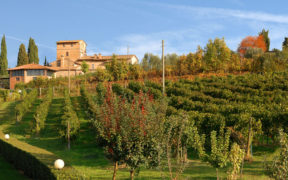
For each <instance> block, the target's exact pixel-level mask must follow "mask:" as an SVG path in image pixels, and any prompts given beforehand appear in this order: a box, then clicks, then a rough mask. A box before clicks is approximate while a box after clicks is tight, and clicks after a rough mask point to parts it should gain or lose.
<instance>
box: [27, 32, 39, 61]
mask: <svg viewBox="0 0 288 180" xmlns="http://www.w3.org/2000/svg"><path fill="white" fill-rule="evenodd" d="M28 58H29V64H32V63H34V64H39V56H38V47H37V45H36V44H35V41H34V39H32V38H31V37H30V39H29V45H28Z"/></svg>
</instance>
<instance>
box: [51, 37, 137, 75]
mask: <svg viewBox="0 0 288 180" xmlns="http://www.w3.org/2000/svg"><path fill="white" fill-rule="evenodd" d="M56 44H57V56H56V60H55V61H53V62H51V63H50V66H51V67H53V68H55V69H56V70H57V72H56V73H55V75H56V77H59V76H68V74H69V73H70V76H71V75H72V76H75V75H79V74H81V73H82V71H81V64H82V63H83V61H85V62H86V63H87V64H88V66H89V71H90V72H91V71H92V72H93V71H95V70H96V69H105V64H106V63H107V62H110V61H111V60H112V57H113V56H112V55H111V56H102V55H101V54H94V55H92V56H88V55H87V54H86V47H87V44H86V43H85V42H84V41H83V40H68V41H58V42H57V43H56ZM116 58H117V60H121V61H126V62H127V63H131V64H135V63H138V58H137V56H136V55H116Z"/></svg>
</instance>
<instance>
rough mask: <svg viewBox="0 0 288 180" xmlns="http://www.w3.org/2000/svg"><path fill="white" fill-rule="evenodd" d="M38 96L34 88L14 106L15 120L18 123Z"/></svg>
mask: <svg viewBox="0 0 288 180" xmlns="http://www.w3.org/2000/svg"><path fill="white" fill-rule="evenodd" d="M37 96H38V92H37V90H36V89H34V90H32V91H31V92H30V93H29V94H28V95H27V96H26V97H25V98H24V99H23V101H22V102H21V103H18V104H17V105H16V107H15V114H16V122H17V123H19V122H20V121H21V120H22V118H23V116H24V115H25V113H26V112H28V111H29V110H30V108H31V106H32V105H33V103H34V101H35V100H36V98H37Z"/></svg>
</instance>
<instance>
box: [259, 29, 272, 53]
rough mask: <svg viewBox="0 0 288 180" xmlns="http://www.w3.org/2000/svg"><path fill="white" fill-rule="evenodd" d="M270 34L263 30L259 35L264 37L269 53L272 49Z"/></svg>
mask: <svg viewBox="0 0 288 180" xmlns="http://www.w3.org/2000/svg"><path fill="white" fill-rule="evenodd" d="M268 34H269V30H267V31H265V29H263V30H262V31H261V32H260V33H259V35H262V36H263V37H264V41H265V44H266V51H269V48H270V38H269V36H268Z"/></svg>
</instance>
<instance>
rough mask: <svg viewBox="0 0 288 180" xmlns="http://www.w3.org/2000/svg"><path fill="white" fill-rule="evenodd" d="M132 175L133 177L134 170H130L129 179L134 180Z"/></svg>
mask: <svg viewBox="0 0 288 180" xmlns="http://www.w3.org/2000/svg"><path fill="white" fill-rule="evenodd" d="M134 175H135V170H134V169H131V170H130V179H131V180H133V179H134Z"/></svg>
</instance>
